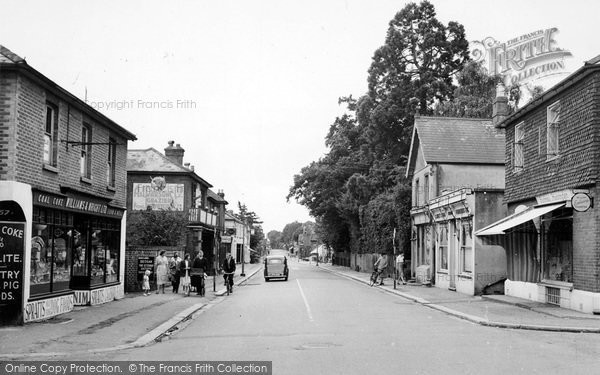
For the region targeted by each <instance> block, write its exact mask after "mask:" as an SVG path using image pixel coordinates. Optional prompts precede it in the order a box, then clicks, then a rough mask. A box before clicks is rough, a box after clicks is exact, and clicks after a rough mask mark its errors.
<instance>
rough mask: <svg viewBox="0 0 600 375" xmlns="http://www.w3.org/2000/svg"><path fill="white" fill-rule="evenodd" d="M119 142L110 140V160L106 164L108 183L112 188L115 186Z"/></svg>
mask: <svg viewBox="0 0 600 375" xmlns="http://www.w3.org/2000/svg"><path fill="white" fill-rule="evenodd" d="M116 158H117V142H115V140H114V139H112V138H109V139H108V159H107V162H106V183H107V185H108V186H110V187H114V186H115V175H116V163H115V160H116Z"/></svg>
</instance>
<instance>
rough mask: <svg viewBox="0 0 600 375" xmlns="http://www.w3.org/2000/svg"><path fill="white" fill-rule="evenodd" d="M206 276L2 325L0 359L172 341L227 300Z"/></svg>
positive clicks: (499, 312) (593, 320)
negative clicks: (195, 288) (198, 282)
mask: <svg viewBox="0 0 600 375" xmlns="http://www.w3.org/2000/svg"><path fill="white" fill-rule="evenodd" d="M311 265H312V266H314V267H315V268H317V267H318V269H319V270H321V271H323V272H331V273H335V274H337V275H339V276H341V277H345V278H348V279H351V280H354V281H356V282H360V283H363V284H366V285H368V284H369V277H370V273H364V272H356V271H353V270H351V269H349V268H347V267H341V266H333V265H331V264H327V263H319V265H318V266H317V265H316V264H315V263H314V262H313V263H311ZM262 268H263V266H262V263H259V264H247V265H245V266H244V271H245V277H241V276H240V274H239V273H240V272H241V267H240V266H239V265H238V271H237V272H238V274H237V275H235V278H234V282H235V285H236V286H239V285H242V284H243V283H245V282H246V281H247V280H248V279H250V278H251V277H252V276H254V275H256V274H257V273H259V272H261V271H262ZM393 284H394V283H393V280H392V279H386V282H385V285H383V286H379V285H377V286H374V287H373V288H377V289H379V290H381V291H384V292H387V293H390V295H394V296H397V297H402V298H405V299H408V300H410V301H413V302H415V303H419V304H421V305H423V306H425V307H428V308H431V309H434V310H438V311H441V312H443V313H446V314H448V315H451V316H454V317H458V318H460V319H464V320H467V321H469V322H472V323H476V324H479V325H482V326H489V327H497V328H509V329H528V330H542V331H555V332H573V333H600V316H598V315H591V314H584V313H580V312H577V311H573V310H567V309H563V308H560V307H557V306H552V305H548V304H544V303H539V302H533V301H529V300H524V299H520V298H515V297H510V296H503V295H490V296H468V295H465V294H461V293H457V292H452V291H449V290H446V289H441V288H436V287H427V286H421V285H416V284H410V283H409V284H406V285H402V283H400V282H398V283H397V285H396V288H395V289H394V285H393ZM212 286H213V279H212V277H209V278H208V279H207V291H206V296H204V297H199V296H196V295H193V294H192V295H191V296H189V297H184V295H183V293H181V291H180V293H179V294H174V293H172V292H171V290H169V288H167V290H166V293H165V294H162V293H161V294H155V293H152V294H150V295H149V296H144V295H143V294H142V293H141V292H140V293H128V294H126V295H125V298H123V299H120V300H117V301H113V302H109V303H105V304H102V305H96V306H78V307H76V308H75V310H74V311H72V312H69V313H66V314H62V315H59V316H56V317H54V318H51V319H49V320H46V321H43V322H38V323H30V324H26V325H24V326H10V327H0V360H7V359H31V360H39V359H40V358H48V357H50V358H53V357H54V358H60V357H64V356H68V355H77V354H79V355H91V354H93V353H103V352H110V351H118V350H124V349H130V348H136V347H143V346H146V345H150V344H152V343H155V342H159V341H161V340H163V339H165V338H168V337H169V336H170V334H171V333H172V332H173V331H176V330H178V329H182V328H184V327H185V325H186V324H187V322H191V320H192V319H194V318H196V317H197V316H199V315H200V314H202V313H203V312H204V311H206V310H208V309H210V308H211V307H212V306H214V305H216V304H218V303H219V302H220V301H223V298H235V290H236V287H234V293H233V294H232V295H230V296H224V295H225V293H226V289H225V287H224V284H223V278H222V277H221V276H218V277H217V278H216V287H215V288H214V290H213V288H212Z"/></svg>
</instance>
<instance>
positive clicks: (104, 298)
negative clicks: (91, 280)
mask: <svg viewBox="0 0 600 375" xmlns="http://www.w3.org/2000/svg"><path fill="white" fill-rule="evenodd" d="M116 295H117V286H109V287H108V288H101V289H94V290H92V291H91V292H90V304H91V305H92V306H93V305H100V304H103V303H106V302H110V301H114V300H115V296H116Z"/></svg>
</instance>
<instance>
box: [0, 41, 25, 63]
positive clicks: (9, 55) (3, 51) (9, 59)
mask: <svg viewBox="0 0 600 375" xmlns="http://www.w3.org/2000/svg"><path fill="white" fill-rule="evenodd" d="M0 62H3V63H24V62H25V60H23V59H22V58H21V57H20V56H18V55H17V54H15V53H13V52H12V51H11V50H9V49H8V48H6V47H4V46H3V45H1V44H0Z"/></svg>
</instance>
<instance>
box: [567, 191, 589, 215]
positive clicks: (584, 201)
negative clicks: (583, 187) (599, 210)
mask: <svg viewBox="0 0 600 375" xmlns="http://www.w3.org/2000/svg"><path fill="white" fill-rule="evenodd" d="M571 205H572V206H573V209H574V210H575V211H578V212H585V211H587V210H589V209H590V207H592V198H591V197H590V196H589V195H588V194H586V193H575V194H574V195H573V197H572V198H571Z"/></svg>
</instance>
